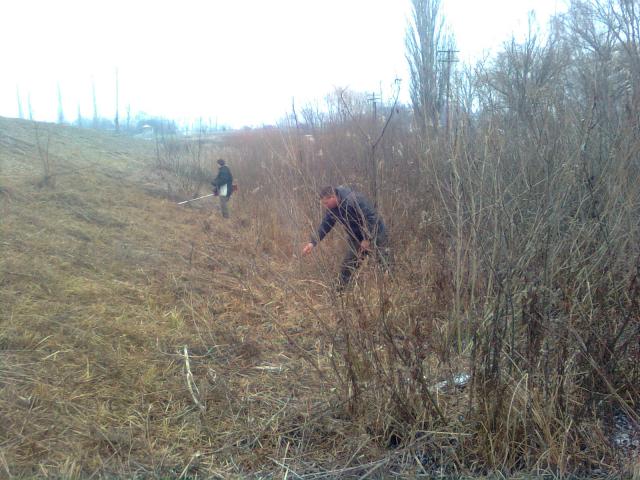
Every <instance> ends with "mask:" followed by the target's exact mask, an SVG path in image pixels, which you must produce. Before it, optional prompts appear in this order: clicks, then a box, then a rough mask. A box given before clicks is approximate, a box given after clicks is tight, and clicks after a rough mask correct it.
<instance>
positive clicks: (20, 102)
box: [16, 85, 24, 118]
mask: <svg viewBox="0 0 640 480" xmlns="http://www.w3.org/2000/svg"><path fill="white" fill-rule="evenodd" d="M16 99H17V100H18V118H24V114H23V112H22V100H21V98H20V87H18V86H17V85H16Z"/></svg>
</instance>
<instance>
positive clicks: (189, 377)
mask: <svg viewBox="0 0 640 480" xmlns="http://www.w3.org/2000/svg"><path fill="white" fill-rule="evenodd" d="M184 366H185V369H186V372H187V388H188V389H189V392H190V393H191V398H193V402H194V403H195V404H196V406H197V407H198V408H199V409H200V411H201V412H202V413H204V412H205V410H206V409H205V407H204V405H202V403H200V400H198V397H197V396H196V393H197V394H198V395H199V394H200V392H199V391H198V386H197V385H196V384H195V381H194V380H193V373H191V366H190V365H189V351H188V350H187V346H186V345H185V346H184ZM194 390H195V391H194Z"/></svg>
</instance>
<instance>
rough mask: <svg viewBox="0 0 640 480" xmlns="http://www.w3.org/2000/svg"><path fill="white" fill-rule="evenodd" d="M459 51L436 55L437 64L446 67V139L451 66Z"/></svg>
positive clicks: (441, 51) (441, 52)
mask: <svg viewBox="0 0 640 480" xmlns="http://www.w3.org/2000/svg"><path fill="white" fill-rule="evenodd" d="M458 52H459V50H438V51H437V53H438V55H440V59H439V60H438V62H440V63H446V64H447V66H446V68H447V79H446V82H447V96H446V99H445V101H446V106H445V109H446V110H445V130H446V133H447V138H449V97H450V94H451V64H452V63H454V62H457V61H458V59H457V58H455V54H456V53H458Z"/></svg>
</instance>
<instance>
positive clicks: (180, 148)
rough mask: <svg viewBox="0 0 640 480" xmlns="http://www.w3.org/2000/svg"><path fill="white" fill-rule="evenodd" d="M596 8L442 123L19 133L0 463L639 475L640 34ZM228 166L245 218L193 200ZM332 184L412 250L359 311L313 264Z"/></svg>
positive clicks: (346, 113) (236, 206) (222, 471)
mask: <svg viewBox="0 0 640 480" xmlns="http://www.w3.org/2000/svg"><path fill="white" fill-rule="evenodd" d="M606 5H609V4H608V3H607V4H606ZM606 5H605V2H575V4H574V6H573V10H572V11H571V15H569V16H568V17H566V18H565V19H563V22H564V23H558V24H556V25H555V27H556V29H555V30H554V31H553V32H552V35H551V37H550V38H549V39H548V41H542V40H540V39H539V38H537V37H536V36H535V35H533V34H532V35H531V36H530V38H528V39H527V40H526V41H525V42H524V44H516V43H515V42H514V43H512V44H511V45H509V46H507V47H508V48H506V49H505V51H504V52H502V54H501V55H499V56H498V58H497V59H496V61H495V62H494V63H492V64H486V65H480V66H479V67H478V70H477V71H475V72H468V73H467V74H466V75H462V74H460V77H459V78H456V79H455V81H453V83H452V86H451V88H452V93H451V107H450V117H448V122H449V123H448V125H449V126H450V128H448V129H443V128H442V126H441V125H434V124H429V123H428V122H427V123H425V124H424V125H419V126H418V127H416V124H415V123H414V122H413V119H412V116H411V113H410V112H409V111H407V110H406V109H405V108H403V107H397V106H396V110H395V113H393V119H392V121H390V122H388V123H385V119H388V118H391V115H390V114H391V113H392V112H389V111H385V106H384V105H381V106H380V109H381V110H380V112H381V114H380V116H379V118H373V117H372V115H371V111H370V106H369V105H368V104H367V102H366V100H365V98H364V97H360V96H358V95H355V94H350V93H349V92H336V94H335V95H334V96H333V97H332V98H330V99H329V100H328V104H327V105H326V107H325V108H323V109H322V110H321V111H314V110H312V109H307V110H304V111H303V112H300V113H298V114H296V116H294V117H293V118H292V119H291V121H290V122H289V123H288V124H287V123H285V124H283V125H280V126H279V128H277V129H264V130H259V131H245V132H237V133H235V134H233V135H229V136H228V137H226V138H225V140H224V142H222V143H221V142H217V141H215V142H214V141H205V139H203V138H192V139H188V140H185V139H180V140H179V141H178V140H177V139H171V138H164V139H160V140H158V141H156V142H146V141H142V140H137V141H134V140H131V139H126V138H124V137H119V136H113V135H108V134H99V133H96V132H89V131H85V130H78V129H71V128H66V127H61V126H53V125H38V127H37V128H38V130H37V131H38V132H39V133H38V136H36V130H35V127H34V125H33V124H32V123H31V122H24V121H14V120H11V121H10V120H6V119H0V159H2V164H1V166H2V171H1V172H0V185H1V190H0V212H1V214H2V215H1V217H0V222H1V223H0V227H1V228H2V231H1V233H2V235H1V236H0V246H1V247H2V251H3V255H2V258H1V259H0V303H1V304H2V309H1V310H0V356H1V358H2V363H1V364H0V372H1V375H0V382H1V384H0V385H1V386H0V471H2V472H3V475H4V476H7V477H17V478H21V477H22V478H32V477H41V478H51V477H53V478H56V477H58V478H89V477H91V478H113V477H123V478H125V477H126V478H180V477H182V478H196V477H197V478H234V477H236V478H237V477H256V478H274V477H280V476H282V477H283V478H306V479H312V478H327V477H332V478H336V477H337V478H386V477H392V476H396V477H404V478H414V477H420V476H422V477H424V478H431V477H446V476H456V475H460V476H469V477H471V476H475V477H478V476H479V477H482V476H487V477H491V478H503V477H511V478H513V477H517V476H518V475H519V476H520V477H521V478H529V477H527V475H529V476H531V475H533V476H543V477H546V478H548V477H551V478H582V477H589V476H598V477H608V478H635V477H637V476H638V474H639V471H638V468H639V467H638V457H637V455H638V443H637V442H638V432H639V429H638V422H639V418H638V415H639V407H638V399H639V398H640V394H639V393H640V392H639V391H638V384H640V370H639V365H640V362H639V361H638V360H639V359H640V357H639V355H640V343H639V338H640V330H639V328H640V326H639V325H640V323H639V319H640V305H639V303H638V298H639V292H638V289H639V286H638V285H639V281H640V280H639V275H640V270H639V268H640V266H639V265H640V264H639V262H638V259H639V258H640V252H639V250H638V245H639V242H638V237H639V232H640V228H639V224H638V204H639V199H640V190H639V187H638V185H639V183H638V152H639V151H640V148H639V146H640V143H639V137H638V116H637V108H636V107H637V100H638V91H637V90H638V82H637V79H638V78H639V77H638V75H635V73H637V72H636V71H635V70H633V69H634V68H636V66H637V65H638V63H637V48H635V47H634V48H631V46H633V45H636V46H637V43H638V42H637V40H638V39H637V37H634V35H636V36H637V32H638V31H640V30H639V29H637V28H635V25H637V17H636V16H635V14H634V12H633V10H629V9H628V8H627V7H628V2H619V3H616V4H615V5H613V4H611V5H609V6H612V8H613V7H616V6H617V7H619V8H618V9H617V10H616V9H615V8H614V9H613V10H610V9H609V10H608V9H607V8H604V7H605V6H606ZM572 22H574V23H572ZM629 22H631V23H629ZM634 22H635V23H634ZM632 27H633V28H632ZM604 32H610V33H611V32H614V33H616V35H617V36H616V35H604V34H603V33H604ZM621 38H622V39H626V40H625V41H624V42H621V41H620V39H621ZM616 72H617V73H616ZM614 73H616V74H615V75H614ZM390 106H391V105H389V106H387V107H386V108H387V109H388V108H389V107H390ZM383 112H384V115H383ZM383 117H384V118H383ZM383 128H384V129H385V130H384V131H385V133H384V135H383V136H382V137H381V138H380V142H379V144H377V145H376V147H375V149H373V150H374V151H373V152H372V148H371V143H370V142H369V141H368V139H376V138H378V135H379V134H380V132H381V131H382V129H383ZM45 132H46V134H45ZM38 138H39V139H40V140H38ZM46 138H48V139H49V140H48V141H47V143H46V145H47V146H48V147H47V149H46V153H47V157H48V158H49V159H50V160H53V161H51V162H50V163H49V170H47V168H46V167H45V166H44V164H43V162H42V156H43V154H44V152H45V149H44V148H43V147H42V145H44V144H43V143H42V141H43V139H46ZM38 142H40V145H41V147H40V148H38ZM174 142H178V144H174ZM219 157H224V158H225V159H226V160H227V162H228V163H229V165H230V166H231V168H232V170H233V172H234V176H235V177H236V179H237V180H238V182H239V184H240V190H239V192H238V193H237V195H236V196H235V197H233V199H232V203H231V208H232V219H231V220H230V221H227V222H223V221H222V219H221V218H220V216H219V214H218V212H217V211H216V205H217V204H216V203H215V202H214V201H213V200H212V199H206V200H203V201H202V202H197V203H194V204H189V205H187V206H184V207H178V206H177V205H176V204H175V201H176V200H177V199H186V198H191V197H193V196H194V195H195V194H198V193H202V191H201V189H202V188H203V186H204V185H206V184H207V182H208V180H209V179H208V178H207V177H208V176H209V175H210V174H211V173H212V172H213V170H214V162H215V160H216V159H217V158H219ZM372 157H373V158H372ZM372 164H375V166H376V169H375V172H372V171H371V168H370V167H371V165H372ZM210 172H211V173H210ZM372 174H375V177H373V178H372V177H371V175H372ZM45 178H49V179H53V178H55V182H48V183H47V185H46V186H47V188H43V187H44V185H43V184H42V182H43V180H44V179H45ZM45 183H46V182H45ZM327 183H349V184H352V185H355V186H357V187H358V188H360V189H361V190H363V191H365V192H367V193H371V191H370V190H371V188H372V186H375V189H376V190H377V191H376V192H375V193H376V197H377V198H378V200H379V208H380V210H381V212H382V214H383V217H384V218H385V219H386V220H387V223H388V224H389V227H390V231H391V236H392V241H393V247H394V251H395V259H394V271H393V274H392V275H391V276H389V275H385V274H383V273H382V272H379V271H377V270H376V269H375V268H374V266H373V265H365V267H364V268H363V269H362V270H361V271H360V272H359V273H358V275H357V278H356V279H355V280H356V281H355V283H354V286H353V289H352V290H351V291H350V292H349V293H348V294H347V295H345V296H344V297H337V296H336V295H335V294H334V292H333V288H332V282H333V280H334V277H335V272H336V269H337V265H338V262H339V257H340V255H341V248H342V246H341V239H340V238H339V237H340V235H339V232H335V233H332V235H331V238H328V239H327V240H326V241H325V242H323V244H322V246H321V248H320V249H318V250H317V251H316V252H315V253H314V257H313V258H312V259H305V260H303V259H301V258H299V256H298V255H299V249H300V246H301V245H302V243H303V242H304V241H305V240H306V239H307V236H308V234H309V232H310V231H311V229H312V228H313V226H314V225H315V224H316V222H317V220H318V217H317V215H318V214H319V207H318V205H317V198H316V191H317V187H318V186H320V185H323V184H327ZM620 419H622V420H623V423H626V427H625V435H626V437H624V441H623V440H622V437H621V436H620V435H619V433H620V428H621V427H620V425H619V423H620V422H619V420H620ZM634 442H636V443H635V444H634Z"/></svg>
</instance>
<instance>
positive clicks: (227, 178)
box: [211, 165, 233, 198]
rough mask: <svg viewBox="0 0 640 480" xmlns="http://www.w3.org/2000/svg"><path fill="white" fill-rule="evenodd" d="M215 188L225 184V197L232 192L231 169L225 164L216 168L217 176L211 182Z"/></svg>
mask: <svg viewBox="0 0 640 480" xmlns="http://www.w3.org/2000/svg"><path fill="white" fill-rule="evenodd" d="M211 185H213V186H214V187H215V188H216V189H219V188H220V187H222V186H223V185H226V186H227V195H226V196H227V198H229V197H230V196H231V194H232V193H233V176H232V175H231V170H229V167H227V166H226V165H221V166H220V168H218V176H217V177H216V178H215V179H214V180H213V182H211Z"/></svg>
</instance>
